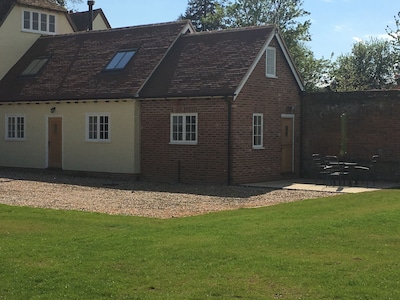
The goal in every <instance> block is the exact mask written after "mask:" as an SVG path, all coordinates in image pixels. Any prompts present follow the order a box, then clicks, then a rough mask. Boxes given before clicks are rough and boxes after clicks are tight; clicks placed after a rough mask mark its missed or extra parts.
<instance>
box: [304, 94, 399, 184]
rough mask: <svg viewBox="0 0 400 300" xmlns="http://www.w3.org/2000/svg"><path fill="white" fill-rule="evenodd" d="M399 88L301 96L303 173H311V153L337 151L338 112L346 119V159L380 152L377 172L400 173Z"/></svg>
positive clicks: (384, 174) (388, 176) (393, 176)
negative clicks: (397, 89) (302, 97)
mask: <svg viewBox="0 0 400 300" xmlns="http://www.w3.org/2000/svg"><path fill="white" fill-rule="evenodd" d="M399 101H400V91H396V90H393V91H367V92H352V93H315V94H307V95H305V96H304V99H303V120H302V124H303V132H302V135H303V142H302V162H303V164H302V173H303V176H304V177H309V176H310V175H311V174H312V171H311V167H312V163H311V155H312V153H320V154H321V155H339V151H340V143H341V122H340V116H341V115H342V114H343V113H345V114H346V119H347V134H346V135H347V154H346V159H350V160H356V161H359V162H361V163H368V161H369V160H370V158H371V157H372V155H374V154H378V155H379V157H380V158H379V168H378V170H379V176H380V178H381V179H385V180H394V179H396V178H397V177H398V174H400V169H399V162H400V131H399V128H400V105H399V104H400V102H399Z"/></svg>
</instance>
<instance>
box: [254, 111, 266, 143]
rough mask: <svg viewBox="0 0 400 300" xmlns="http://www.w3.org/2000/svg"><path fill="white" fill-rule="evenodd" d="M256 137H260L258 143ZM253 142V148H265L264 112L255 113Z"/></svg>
mask: <svg viewBox="0 0 400 300" xmlns="http://www.w3.org/2000/svg"><path fill="white" fill-rule="evenodd" d="M256 121H257V122H256ZM256 138H259V142H258V143H256ZM252 143H253V149H264V114H259V113H254V114H253V134H252Z"/></svg>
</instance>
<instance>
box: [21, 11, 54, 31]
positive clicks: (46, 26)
mask: <svg viewBox="0 0 400 300" xmlns="http://www.w3.org/2000/svg"><path fill="white" fill-rule="evenodd" d="M22 30H23V31H30V32H38V33H49V34H53V33H56V16H55V15H49V14H45V13H39V12H36V11H28V10H24V11H23V22H22Z"/></svg>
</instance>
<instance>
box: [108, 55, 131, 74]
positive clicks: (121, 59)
mask: <svg viewBox="0 0 400 300" xmlns="http://www.w3.org/2000/svg"><path fill="white" fill-rule="evenodd" d="M135 53H136V50H122V51H118V52H117V53H116V54H115V55H114V57H113V58H112V59H111V61H110V62H109V63H108V65H107V66H106V69H105V70H106V71H114V70H122V69H124V68H125V67H126V65H127V64H128V63H129V62H130V61H131V59H132V57H133V56H134V55H135Z"/></svg>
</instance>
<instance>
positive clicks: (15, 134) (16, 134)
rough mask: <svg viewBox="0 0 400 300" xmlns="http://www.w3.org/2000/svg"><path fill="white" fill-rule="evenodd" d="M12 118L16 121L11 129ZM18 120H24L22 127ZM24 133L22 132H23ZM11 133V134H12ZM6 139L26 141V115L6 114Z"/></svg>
mask: <svg viewBox="0 0 400 300" xmlns="http://www.w3.org/2000/svg"><path fill="white" fill-rule="evenodd" d="M10 120H13V122H14V128H12V129H11V130H10V128H9V127H10V125H11V124H10ZM18 120H23V122H22V128H20V127H19V126H20V124H18ZM21 133H22V134H21ZM10 134H11V135H10ZM5 139H6V140H7V141H25V140H26V118H25V115H19V114H16V115H6V118H5Z"/></svg>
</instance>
